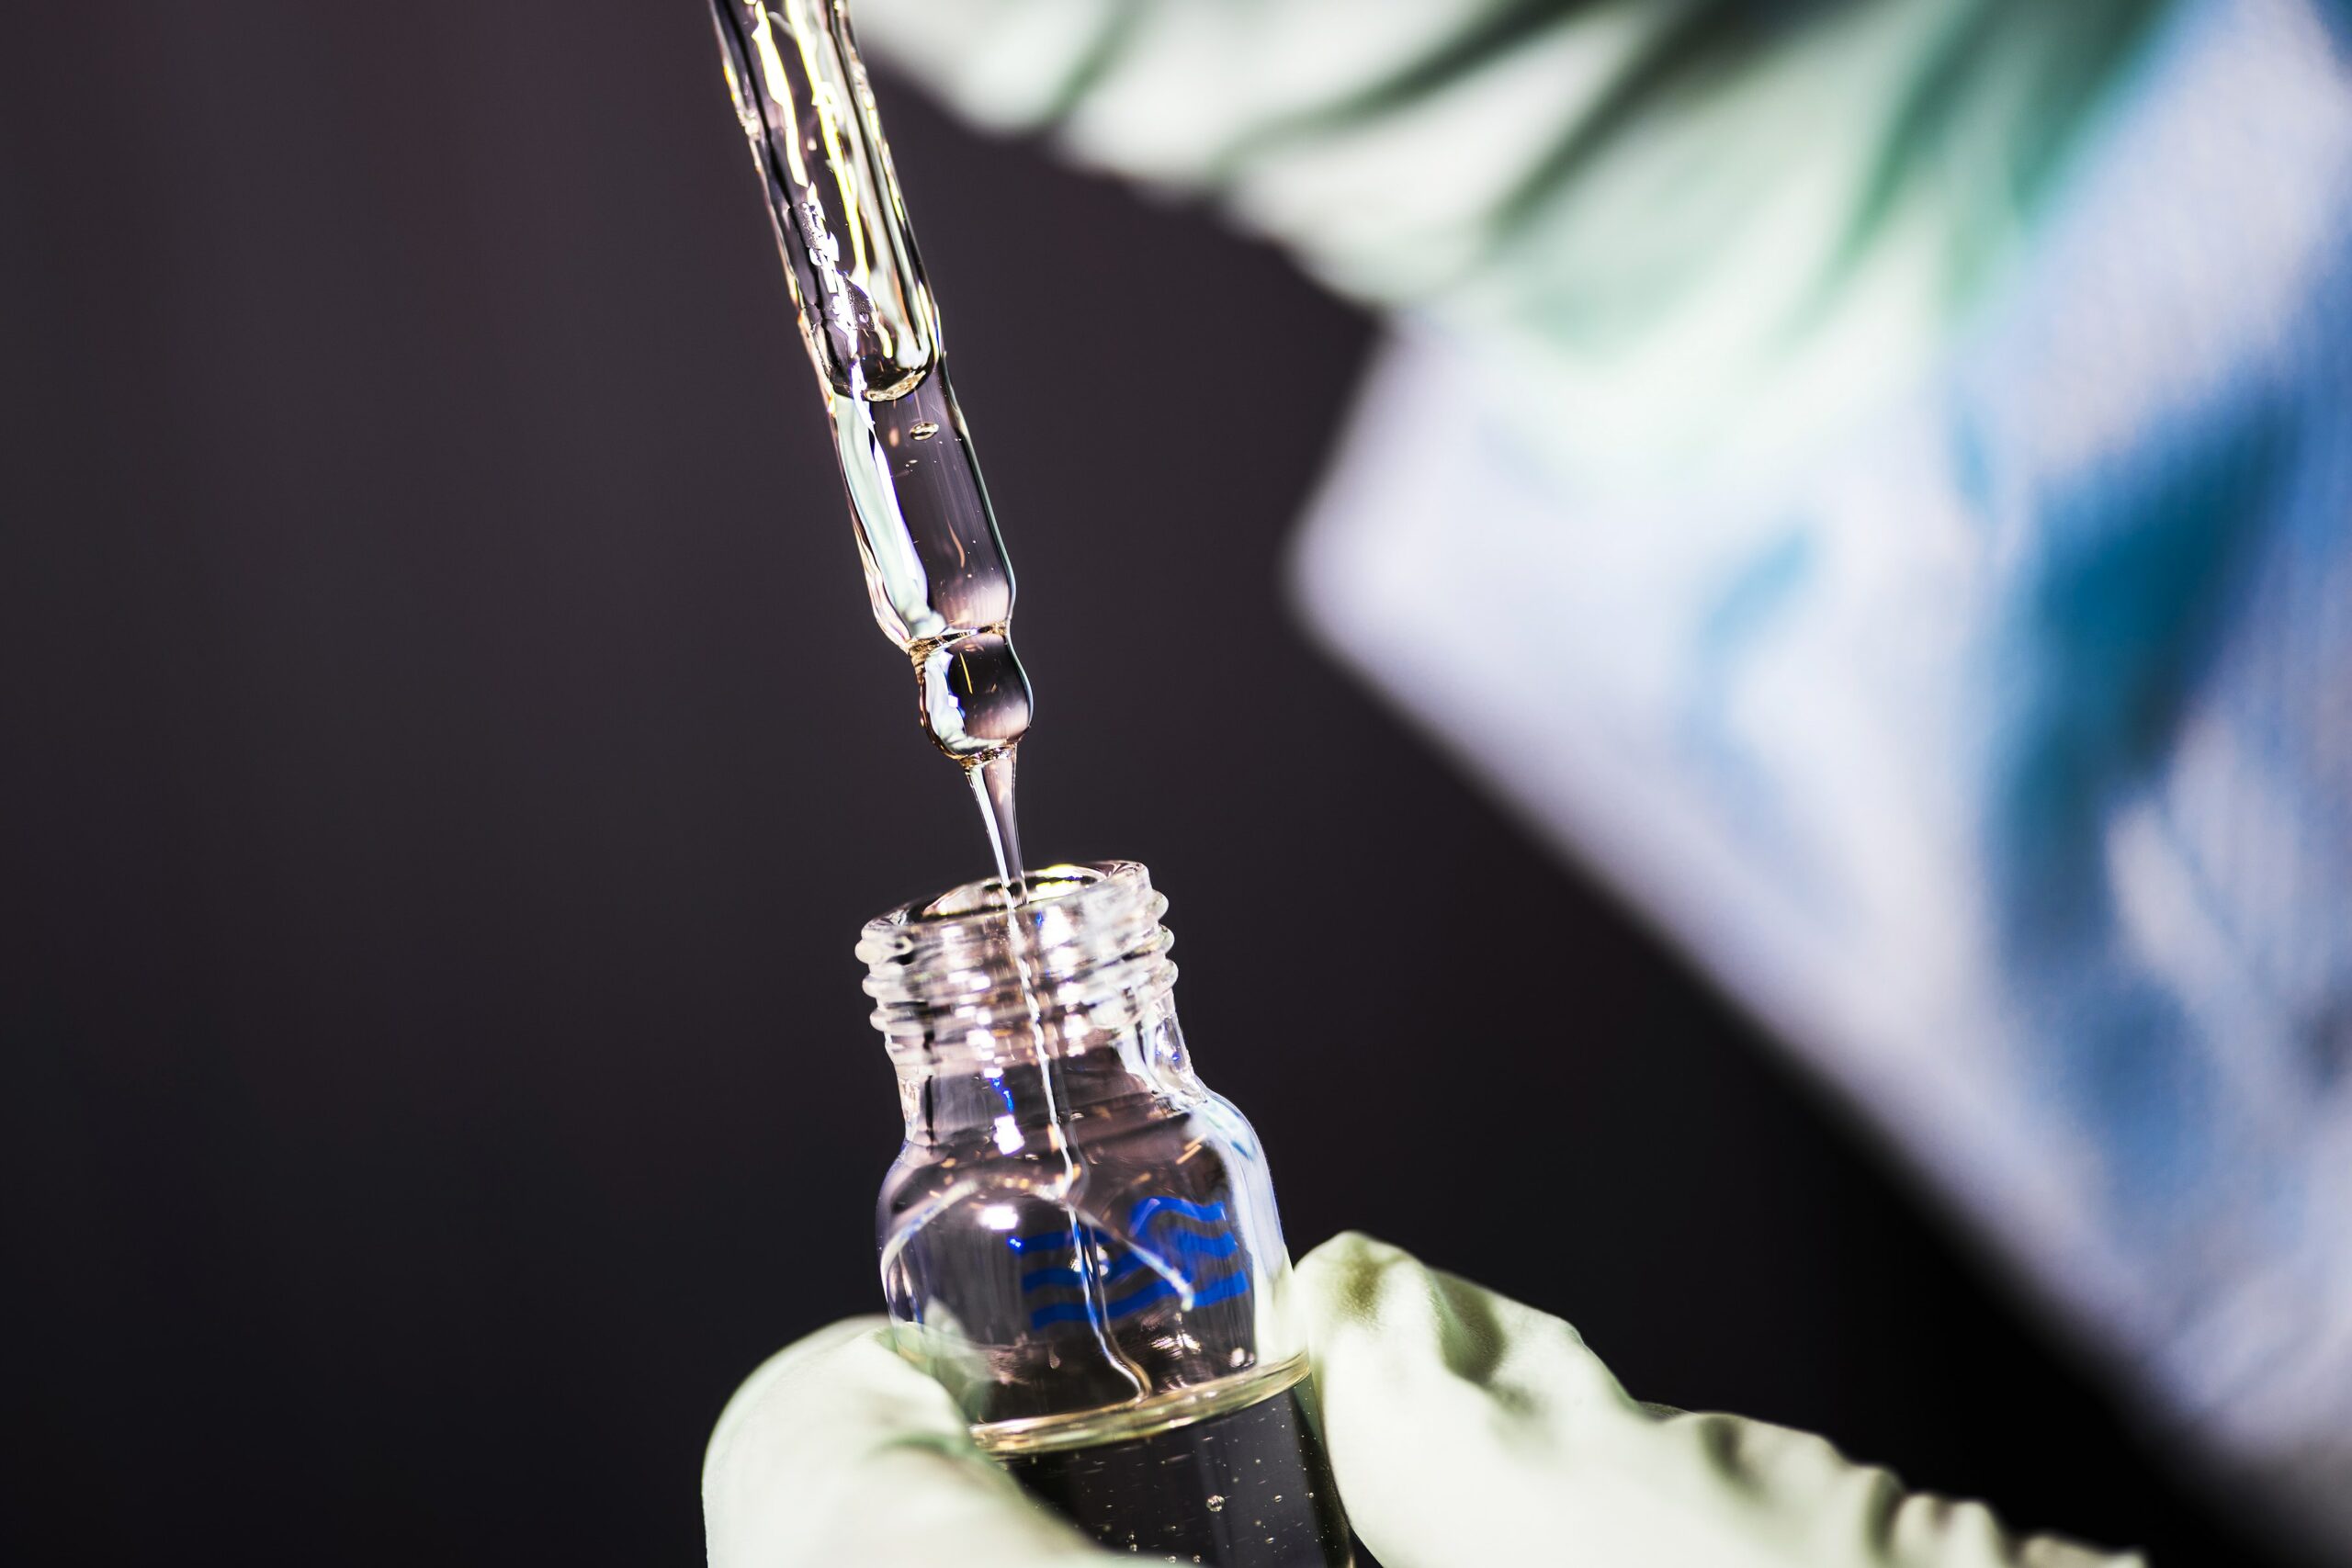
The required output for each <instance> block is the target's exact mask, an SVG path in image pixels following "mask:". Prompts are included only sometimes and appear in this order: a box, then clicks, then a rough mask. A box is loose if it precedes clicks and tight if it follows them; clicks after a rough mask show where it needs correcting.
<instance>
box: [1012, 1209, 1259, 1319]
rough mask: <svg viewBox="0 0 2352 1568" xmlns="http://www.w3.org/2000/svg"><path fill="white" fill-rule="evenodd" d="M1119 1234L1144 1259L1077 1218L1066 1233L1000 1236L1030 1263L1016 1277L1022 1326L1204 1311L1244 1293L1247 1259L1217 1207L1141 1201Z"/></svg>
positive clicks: (1248, 1264)
mask: <svg viewBox="0 0 2352 1568" xmlns="http://www.w3.org/2000/svg"><path fill="white" fill-rule="evenodd" d="M1154 1227H1157V1228H1156V1229H1155V1228H1154ZM1193 1227H1199V1228H1193ZM1125 1234H1126V1235H1131V1236H1134V1237H1135V1238H1136V1240H1137V1242H1139V1243H1140V1244H1141V1245H1142V1247H1143V1248H1144V1249H1148V1253H1149V1255H1150V1256H1149V1258H1147V1257H1146V1256H1145V1251H1144V1250H1138V1249H1137V1248H1136V1247H1129V1246H1128V1245H1127V1244H1126V1243H1125V1242H1123V1241H1120V1240H1119V1239H1117V1238H1116V1237H1114V1236H1113V1235H1110V1234H1109V1233H1107V1232H1105V1231H1103V1230H1102V1229H1100V1228H1099V1227H1097V1226H1094V1225H1091V1224H1084V1223H1082V1222H1078V1221H1073V1222H1072V1223H1071V1224H1070V1226H1069V1228H1068V1229H1067V1230H1059V1231H1046V1232H1038V1233H1035V1234H1032V1235H1012V1236H1007V1237H1005V1245H1006V1246H1007V1247H1011V1248H1012V1251H1013V1252H1015V1253H1017V1254H1019V1255H1020V1256H1021V1258H1022V1259H1023V1261H1024V1262H1027V1261H1029V1260H1030V1259H1031V1258H1035V1260H1036V1264H1035V1267H1034V1268H1031V1269H1024V1270H1023V1273H1022V1275H1021V1295H1022V1299H1023V1301H1024V1302H1026V1303H1028V1306H1029V1326H1030V1327H1031V1328H1044V1327H1046V1326H1047V1325H1051V1324H1056V1323H1087V1322H1097V1321H1099V1322H1106V1323H1118V1322H1121V1321H1123V1320H1124V1319H1126V1318H1129V1317H1133V1316H1134V1315H1135V1314H1137V1313H1139V1312H1141V1311H1143V1310H1144V1309H1145V1308H1146V1307H1148V1306H1151V1305H1152V1304H1154V1303H1159V1302H1164V1301H1177V1302H1181V1303H1182V1304H1183V1305H1185V1306H1187V1307H1204V1306H1214V1305H1215V1304H1216V1303H1219V1302H1229V1301H1232V1300H1234V1299H1235V1298H1236V1297H1238V1296H1242V1295H1246V1294H1248V1293H1249V1290H1250V1263H1249V1259H1248V1258H1245V1257H1244V1256H1243V1255H1242V1251H1241V1238H1240V1237H1239V1236H1238V1235H1234V1234H1233V1228H1232V1223H1231V1221H1230V1220H1229V1219H1228V1218H1227V1213H1226V1207H1225V1205H1224V1204H1223V1203H1195V1202H1193V1201H1190V1200H1187V1199H1183V1198H1140V1199H1137V1200H1136V1204H1135V1207H1134V1208H1132V1209H1130V1210H1129V1211H1128V1212H1127V1223H1126V1226H1125ZM1153 1260H1157V1263H1158V1267H1157V1268H1155V1267H1154V1266H1153ZM1090 1279H1091V1280H1095V1281H1097V1282H1098V1284H1099V1287H1100V1289H1099V1291H1098V1292H1096V1293H1095V1294H1089V1293H1088V1292H1087V1289H1086V1285H1087V1281H1088V1280H1090ZM1040 1298H1044V1299H1040ZM1098 1303H1099V1305H1098Z"/></svg>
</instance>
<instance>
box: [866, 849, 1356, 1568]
mask: <svg viewBox="0 0 2352 1568" xmlns="http://www.w3.org/2000/svg"><path fill="white" fill-rule="evenodd" d="M1165 908H1167V900H1166V899H1165V898H1163V897H1161V896H1160V895H1159V893H1157V892H1155V891H1154V890H1153V888H1152V886H1151V880H1150V876H1149V874H1148V872H1147V871H1146V870H1145V869H1144V867H1142V866H1140V865H1137V864H1135V863H1131V862H1111V863H1103V864H1098V865H1085V866H1073V865H1063V866H1055V867H1051V868H1049V869H1047V870H1046V871H1042V872H1033V873H1031V874H1030V880H1029V883H1028V896H1027V897H1026V899H1025V900H1024V901H1023V902H1022V903H1021V904H1018V905H1015V906H1012V907H1011V908H1008V907H1007V905H1006V902H1005V899H1004V897H1003V894H1002V891H1001V888H1000V886H999V885H998V884H996V883H995V882H993V881H990V882H985V883H974V884H971V885H969V886H965V887H961V888H957V889H956V890H955V891H954V892H952V893H949V894H947V895H945V896H944V897H940V898H938V899H935V900H933V902H931V903H930V904H927V905H922V906H913V905H910V906H908V907H907V908H901V909H897V910H894V911H892V912H891V913H890V914H888V915H885V916H883V917H882V918H881V919H876V920H874V921H872V922H870V923H869V924H868V925H867V926H866V928H865V934H864V939H863V940H862V941H861V942H859V944H858V955H859V956H860V957H861V958H863V959H864V960H865V963H866V964H867V967H868V974H867V977H866V981H865V988H866V990H867V991H868V992H869V993H871V994H872V995H873V997H874V998H876V1002H877V1003H878V1004H879V1006H878V1007H877V1008H876V1010H875V1013H874V1021H875V1026H876V1028H878V1029H879V1030H881V1032H882V1034H883V1038H884V1040H885V1041H886V1042H887V1043H888V1048H889V1052H890V1057H891V1061H892V1063H893V1064H894V1065H895V1066H896V1067H897V1069H898V1076H899V1100H900V1101H901V1104H902V1107H903V1109H904V1111H905V1113H906V1145H905V1147H904V1148H903V1149H902V1150H901V1151H900V1153H899V1158H898V1161H897V1163H896V1164H894V1165H893V1166H892V1167H891V1168H890V1173H889V1176H888V1179H886V1180H885V1182H884V1183H883V1188H882V1196H881V1204H880V1214H879V1219H880V1229H881V1240H882V1280H883V1288H884V1291H885V1292H886V1294H887V1295H888V1299H889V1305H890V1314H891V1316H892V1317H893V1319H894V1320H895V1321H896V1322H897V1324H898V1325H899V1337H900V1343H901V1347H902V1348H903V1349H904V1350H905V1351H906V1352H907V1353H908V1354H909V1355H910V1357H911V1358H912V1359H915V1360H916V1361H917V1362H918V1363H919V1364H921V1365H922V1366H923V1367H924V1368H925V1369H926V1370H928V1371H930V1372H931V1373H932V1374H933V1376H935V1377H937V1378H938V1379H939V1380H940V1382H943V1383H944V1384H945V1385H946V1387H947V1388H948V1390H949V1392H950V1393H953V1394H954V1395H955V1397H956V1400H957V1401H958V1403H959V1404H961V1405H962V1407H963V1411H964V1414H965V1416H966V1417H967V1419H968V1420H969V1421H970V1422H971V1423H972V1432H973V1436H974V1437H975V1438H977V1439H978V1441H979V1443H980V1444H981V1446H982V1447H984V1448H985V1449H987V1450H989V1451H990V1452H991V1453H993V1454H994V1455H995V1456H996V1457H997V1458H998V1459H999V1460H1000V1461H1001V1462H1003V1463H1004V1464H1005V1465H1006V1466H1007V1468H1008V1469H1010V1470H1011V1471H1012V1472H1013V1473H1014V1474H1015V1475H1016V1476H1017V1477H1019V1478H1020V1480H1021V1481H1022V1482H1023V1484H1024V1485H1026V1486H1027V1487H1028V1488H1029V1489H1030V1491H1031V1492H1032V1493H1033V1494H1034V1495H1037V1496H1039V1497H1041V1498H1042V1499H1043V1500H1045V1501H1046V1502H1047V1503H1049V1504H1051V1505H1052V1506H1056V1507H1057V1508H1058V1509H1060V1510H1061V1511H1062V1512H1063V1513H1064V1514H1066V1515H1067V1516H1069V1517H1070V1518H1071V1519H1072V1520H1074V1521H1075V1522H1076V1523H1077V1524H1078V1525H1079V1526H1080V1528H1081V1529H1084V1530H1086V1531H1087V1532H1088V1533H1090V1534H1091V1535H1092V1536H1093V1537H1094V1538H1095V1539H1097V1540H1100V1541H1102V1542H1103V1544H1104V1545H1106V1546H1109V1547H1111V1548H1113V1549H1114V1550H1116V1551H1133V1552H1134V1553H1136V1555H1137V1556H1138V1557H1139V1558H1142V1559H1143V1560H1146V1561H1154V1562H1157V1561H1169V1562H1185V1563H1192V1562H1198V1563H1204V1564H1225V1565H1227V1568H1341V1565H1345V1564H1348V1563H1349V1562H1351V1554H1350V1548H1349V1536H1348V1528H1347V1518H1346V1516H1345V1514H1344V1513H1343V1512H1342V1510H1341V1508H1340V1498H1339V1493H1338V1490H1337V1488H1336V1486H1335V1484H1334V1483H1333V1482H1332V1479H1331V1472H1330V1469H1329V1464H1328V1462H1327V1461H1326V1460H1325V1458H1324V1455H1323V1450H1322V1444H1321V1438H1320V1437H1319V1436H1318V1434H1317V1430H1316V1427H1315V1417H1314V1409H1313V1382H1312V1381H1311V1380H1310V1378H1309V1377H1308V1375H1307V1368H1306V1345H1305V1342H1304V1339H1303V1337H1302V1336H1301V1334H1300V1331H1299V1328H1298V1326H1297V1325H1296V1323H1295V1321H1294V1318H1293V1316H1292V1314H1291V1313H1290V1312H1289V1311H1288V1301H1287V1297H1288V1288H1289V1280H1290V1258H1289V1255H1288V1253H1287V1252H1286V1251H1285V1250H1284V1248H1283V1235H1282V1224H1281V1221H1280V1220H1279V1219H1278V1218H1277V1217H1276V1215H1275V1213H1274V1195H1273V1188H1272V1183H1271V1182H1270V1181H1269V1179H1268V1178H1267V1174H1266V1164H1265V1157H1264V1156H1263V1155H1262V1153H1261V1151H1260V1149H1259V1145H1258V1139H1257V1135H1256V1134H1254V1133H1252V1132H1251V1131H1250V1123H1249V1122H1247V1121H1245V1120H1244V1119H1243V1118H1242V1115H1241V1113H1240V1112H1239V1111H1237V1110H1235V1109H1234V1108H1233V1106H1232V1104H1231V1103H1230V1102H1228V1101H1227V1100H1224V1099H1222V1098H1220V1097H1219V1096H1218V1095H1216V1093H1214V1092H1213V1091H1212V1090H1210V1089H1209V1088H1208V1087H1207V1086H1206V1085H1204V1083H1202V1082H1201V1080H1200V1078H1199V1077H1198V1076H1197V1075H1195V1074H1194V1072H1193V1066H1192V1060H1191V1058H1190V1056H1189V1055H1187V1054H1186V1052H1185V1049H1184V1040H1183V1035H1182V1032H1180V1031H1179V1030H1178V1028H1177V1025H1176V1012H1175V1007H1174V1004H1173V1001H1172V1000H1171V998H1170V987H1171V986H1172V985H1173V983H1174V981H1175V977H1176V968H1175V965H1174V964H1172V963H1170V961H1169V957H1168V950H1169V946H1170V941H1171V938H1170V936H1169V934H1168V932H1167V931H1164V930H1163V929H1162V928H1161V927H1160V924H1159V916H1160V914H1161V912H1162V911H1163V910H1164V909H1165Z"/></svg>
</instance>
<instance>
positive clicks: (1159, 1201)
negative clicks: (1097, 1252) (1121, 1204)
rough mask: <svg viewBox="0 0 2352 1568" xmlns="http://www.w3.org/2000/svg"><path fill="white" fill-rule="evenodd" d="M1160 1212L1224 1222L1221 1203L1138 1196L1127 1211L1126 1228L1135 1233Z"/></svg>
mask: <svg viewBox="0 0 2352 1568" xmlns="http://www.w3.org/2000/svg"><path fill="white" fill-rule="evenodd" d="M1161 1214H1182V1216H1183V1217H1184V1218H1186V1219H1188V1220H1200V1221H1202V1222H1204V1223H1205V1224H1216V1225H1221V1224H1225V1205H1224V1204H1222V1203H1193V1202H1188V1201H1185V1200H1184V1199H1182V1198H1138V1199H1136V1206H1135V1207H1134V1208H1132V1209H1130V1210H1128V1211H1127V1228H1128V1229H1129V1230H1131V1231H1133V1232H1135V1233H1136V1235H1142V1234H1143V1229H1144V1227H1145V1226H1146V1225H1148V1224H1151V1222H1152V1221H1153V1220H1155V1219H1158V1218H1159V1216H1160V1215H1161Z"/></svg>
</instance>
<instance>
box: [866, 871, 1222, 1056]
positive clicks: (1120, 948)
mask: <svg viewBox="0 0 2352 1568" xmlns="http://www.w3.org/2000/svg"><path fill="white" fill-rule="evenodd" d="M1028 886H1029V897H1028V898H1027V899H1026V900H1025V901H1023V903H1021V904H1019V905H1017V906H1014V907H1013V908H1010V909H1008V908H1006V907H1005V903H1004V897H1003V893H1002V891H1001V888H1000V887H999V886H997V884H996V883H995V882H994V881H993V880H990V881H988V882H976V883H968V884H967V885H965V886H961V887H958V888H956V889H954V890H953V891H951V892H949V893H946V894H944V895H943V896H941V897H938V898H934V899H933V900H931V901H930V902H929V903H926V904H920V905H916V904H910V905H907V906H905V907H903V908H898V909H894V910H892V911H891V912H890V913H888V914H887V915H884V916H882V917H881V918H880V919H876V920H872V921H869V922H868V923H867V924H866V926H865V931H864V933H863V934H862V936H861V938H860V940H859V942H858V944H857V955H858V956H859V957H860V958H862V959H864V960H865V964H866V976H865V989H866V993H867V994H868V995H869V996H871V997H873V998H874V999H875V1002H876V1007H875V1010H874V1026H875V1027H876V1029H878V1030H880V1031H881V1032H882V1037H883V1040H884V1042H885V1043H887V1044H888V1047H889V1050H890V1054H891V1055H892V1057H893V1058H894V1059H896V1060H897V1061H898V1062H899V1066H901V1067H902V1068H905V1067H910V1066H918V1065H921V1066H932V1067H938V1066H946V1065H949V1064H951V1063H956V1062H961V1061H964V1060H969V1061H972V1062H974V1063H976V1064H979V1065H983V1066H984V1065H987V1064H989V1063H991V1062H1004V1061H1020V1060H1023V1059H1028V1058H1033V1057H1035V1056H1037V1055H1065V1054H1068V1053H1069V1052H1070V1051H1073V1050H1079V1051H1082V1050H1085V1049H1087V1048H1089V1046H1090V1045H1091V1044H1092V1043H1094V1042H1095V1041H1096V1040H1099V1039H1102V1038H1104V1037H1107V1036H1111V1035H1116V1034H1123V1033H1127V1032H1132V1031H1133V1030H1134V1029H1135V1028H1136V1026H1137V1025H1139V1024H1143V1023H1145V1022H1147V1021H1148V1020H1149V1019H1150V1018H1152V1017H1153V1016H1154V1015H1156V1014H1157V1013H1159V1011H1160V1010H1162V1008H1163V1006H1164V1004H1165V1001H1166V998H1167V996H1168V992H1169V988H1170V987H1171V986H1172V985H1173V984H1174V983H1175V979H1176V965H1175V964H1173V963H1172V962H1170V959H1169V957H1168V950H1169V948H1170V945H1171V944H1172V943H1173V942H1174V938H1173V937H1172V936H1171V935H1170V933H1169V932H1168V931H1166V930H1165V929H1163V928H1162V927H1161V926H1160V924H1159V917H1160V915H1161V914H1162V913H1163V912H1164V911H1165V910H1166V909H1167V908H1168V900H1167V899H1166V898H1164V897H1161V896H1160V894H1159V892H1158V891H1156V890H1155V889H1154V888H1153V887H1152V886H1151V875H1150V873H1149V872H1148V871H1147V870H1146V869H1145V868H1144V867H1143V866H1142V865H1139V864H1137V863H1135V862H1133V861H1104V862H1100V863H1093V864H1088V865H1057V866H1051V867H1048V868H1046V869H1045V870H1043V871H1038V872H1032V873H1030V874H1029V883H1028Z"/></svg>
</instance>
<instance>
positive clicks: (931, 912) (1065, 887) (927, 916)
mask: <svg viewBox="0 0 2352 1568" xmlns="http://www.w3.org/2000/svg"><path fill="white" fill-rule="evenodd" d="M1116 864H1118V863H1117V862H1113V863H1109V865H1105V866H1092V865H1049V866H1047V867H1046V868H1045V869H1044V870H1042V871H1024V872H1023V873H1022V877H1023V885H1024V892H1023V897H1022V898H1021V901H1020V903H1019V905H1018V906H1017V907H1018V908H1028V907H1029V906H1030V905H1033V904H1046V903H1049V902H1051V901H1052V900H1054V899H1056V898H1066V897H1069V896H1070V895H1072V894H1075V893H1080V892H1083V891H1084V890H1086V889H1087V888H1090V887H1092V886H1096V885H1097V884H1099V883H1101V882H1103V880H1104V879H1105V878H1106V877H1107V876H1108V875H1109V874H1110V867H1111V866H1115V865H1116ZM1138 869H1140V868H1138ZM1015 907H1016V906H1014V905H1013V904H1012V901H1011V900H1010V899H1008V898H1007V897H1005V886H1004V883H1003V881H1002V880H1001V878H998V877H993V876H989V877H983V878H981V879H980V880H979V881H978V882H967V883H966V884H964V886H961V887H951V888H949V889H948V890H947V891H946V892H944V893H942V894H941V895H940V896H939V897H936V898H933V900H932V901H931V902H930V903H928V904H923V905H921V906H911V907H910V908H909V910H908V912H907V916H906V918H907V919H909V920H910V921H915V920H952V919H959V918H961V917H963V916H966V915H985V914H999V915H1001V914H1002V913H1003V912H1004V911H1005V910H1006V909H1007V908H1015ZM890 918H891V917H889V916H888V915H885V916H884V917H883V919H885V920H887V919H890ZM877 923H879V922H877Z"/></svg>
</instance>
